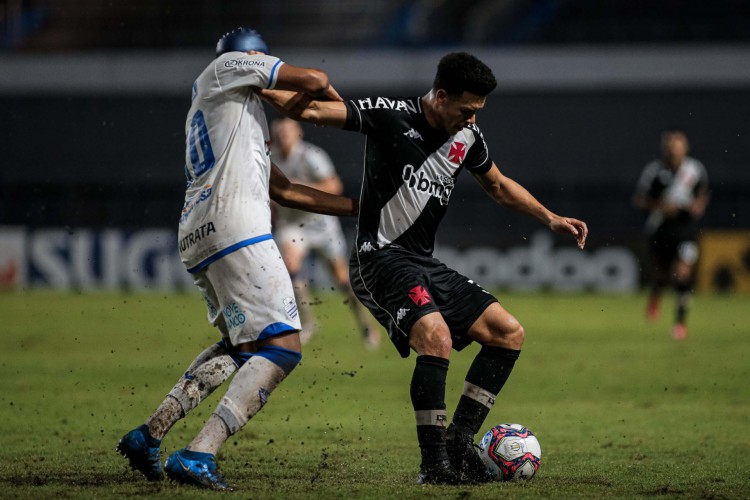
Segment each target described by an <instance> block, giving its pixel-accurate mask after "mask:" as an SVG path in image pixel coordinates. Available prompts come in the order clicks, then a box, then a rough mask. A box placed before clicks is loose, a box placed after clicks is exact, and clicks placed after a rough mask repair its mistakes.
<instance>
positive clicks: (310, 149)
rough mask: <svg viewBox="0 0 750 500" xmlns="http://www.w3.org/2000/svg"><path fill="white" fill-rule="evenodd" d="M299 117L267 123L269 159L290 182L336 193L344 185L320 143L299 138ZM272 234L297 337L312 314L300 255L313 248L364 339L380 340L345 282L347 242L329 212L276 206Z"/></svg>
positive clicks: (308, 328)
mask: <svg viewBox="0 0 750 500" xmlns="http://www.w3.org/2000/svg"><path fill="white" fill-rule="evenodd" d="M302 137H303V131H302V127H300V125H299V123H298V122H296V121H294V120H291V119H289V118H283V119H279V120H276V121H274V122H273V123H272V124H271V138H272V140H271V159H272V161H273V163H274V164H275V165H276V166H278V167H279V169H281V171H282V172H284V175H286V176H287V177H288V178H289V179H290V180H291V181H292V182H295V183H298V184H304V185H306V186H310V187H313V188H315V189H319V190H321V191H325V192H327V193H333V194H341V193H342V192H343V185H342V184H341V179H339V177H338V175H337V174H336V169H335V167H334V166H333V162H332V161H331V158H330V157H329V156H328V154H326V152H325V151H323V150H322V149H321V148H319V147H317V146H315V145H313V144H310V143H309V142H306V141H303V140H302ZM274 238H275V240H276V241H277V242H278V244H279V247H280V249H281V255H282V256H283V257H284V263H285V264H286V268H287V270H288V271H289V275H290V276H291V278H292V284H293V285H294V289H295V291H296V292H297V298H298V301H297V303H298V304H299V306H300V312H301V313H302V314H301V317H302V320H303V323H302V332H301V333H300V340H301V341H302V344H303V345H304V344H305V343H307V342H308V341H309V340H310V337H311V336H312V335H313V333H314V331H315V328H316V326H317V325H315V316H314V315H313V311H312V307H310V292H309V290H308V283H307V282H306V280H305V279H304V278H303V277H302V276H301V275H300V272H301V271H302V266H303V264H304V262H305V258H306V257H307V256H308V255H309V254H310V252H311V251H314V252H315V253H316V254H317V255H319V256H320V257H322V258H323V259H325V262H326V266H327V267H328V269H329V271H330V273H331V276H332V278H333V280H334V282H335V283H336V285H337V286H338V288H339V290H340V291H341V292H343V293H344V295H345V296H346V298H347V302H348V304H349V307H351V309H352V313H353V314H354V318H355V320H356V322H357V327H358V329H359V332H360V333H361V335H362V339H363V341H364V342H365V345H366V346H367V347H369V348H375V347H377V346H378V345H379V344H380V332H379V331H378V326H377V325H376V324H375V321H374V319H373V318H372V316H371V315H370V313H369V312H368V311H367V310H366V309H365V308H364V307H362V305H361V304H360V303H359V301H358V300H357V298H356V296H355V295H354V292H353V291H352V289H351V286H349V265H348V263H347V245H346V239H345V238H344V232H343V231H342V229H341V223H340V222H339V220H338V219H337V218H336V217H329V216H325V215H320V214H314V213H310V212H303V211H300V210H294V209H291V208H285V207H278V210H276V214H275V217H274Z"/></svg>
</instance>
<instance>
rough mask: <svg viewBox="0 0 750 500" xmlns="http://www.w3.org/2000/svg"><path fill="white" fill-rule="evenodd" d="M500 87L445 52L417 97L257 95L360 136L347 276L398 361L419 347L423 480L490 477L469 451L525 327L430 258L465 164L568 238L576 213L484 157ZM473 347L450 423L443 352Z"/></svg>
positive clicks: (414, 396) (580, 227)
mask: <svg viewBox="0 0 750 500" xmlns="http://www.w3.org/2000/svg"><path fill="white" fill-rule="evenodd" d="M496 85H497V82H496V81H495V77H494V75H493V74H492V71H491V70H490V68H489V67H487V66H486V65H485V64H484V63H482V62H481V61H480V60H479V59H477V58H476V57H474V56H472V55H470V54H467V53H452V54H448V55H446V56H445V57H443V58H442V59H441V61H440V63H439V65H438V69H437V75H436V76H435V80H434V83H433V86H432V89H431V90H430V91H429V92H428V93H427V94H426V95H424V96H422V97H411V98H402V97H377V96H374V97H368V98H365V99H355V100H351V101H348V102H328V101H316V100H312V99H310V98H308V97H305V96H304V95H301V94H294V93H290V92H279V91H262V93H263V95H264V97H265V99H266V100H267V101H269V102H270V103H271V104H273V105H274V106H275V107H276V108H277V109H278V110H280V111H281V112H282V113H284V114H286V115H287V116H290V117H292V118H296V119H298V120H302V121H309V122H312V123H315V124H318V125H328V126H332V127H338V128H343V129H345V130H351V131H356V132H361V133H363V134H366V135H367V143H366V155H365V168H364V176H363V183H362V192H361V197H360V212H359V219H358V223H357V238H356V246H355V248H354V249H353V252H352V256H351V259H350V276H351V283H352V286H353V288H354V291H355V292H356V294H357V297H358V298H359V300H360V301H361V302H362V303H363V304H364V305H365V306H367V307H368V308H369V309H370V311H371V312H372V313H373V315H374V316H375V317H376V318H377V319H378V321H380V323H382V324H383V326H385V327H386V329H387V330H388V333H389V336H390V339H391V341H392V342H393V343H394V345H395V346H396V349H398V352H399V353H400V354H401V356H402V357H408V356H409V353H410V350H413V351H415V352H416V353H417V360H416V366H415V368H414V374H413V376H412V379H411V400H412V405H413V407H414V414H415V417H416V423H417V438H418V440H419V446H420V449H421V452H422V465H421V467H420V471H419V475H418V478H417V482H418V483H422V484H459V483H476V482H486V481H489V480H490V479H491V477H490V476H489V474H488V473H487V472H486V470H485V468H484V465H483V464H482V462H481V460H480V458H479V456H478V455H477V453H476V451H475V448H474V436H475V435H476V433H477V432H478V431H479V430H480V428H481V426H482V424H483V423H484V420H485V417H486V416H487V414H488V413H489V411H490V409H491V408H492V405H493V403H494V402H495V398H496V397H497V395H498V393H499V392H500V390H501V389H502V387H503V385H504V384H505V381H506V380H507V379H508V376H509V375H510V372H511V370H512V369H513V365H514V364H515V362H516V360H517V359H518V356H519V354H520V350H521V346H522V344H523V341H524V335H525V334H524V329H523V327H522V326H521V324H520V323H519V322H518V321H517V320H516V318H514V317H513V316H512V315H511V314H510V313H509V312H508V311H506V310H505V309H504V308H503V307H502V306H501V305H500V304H499V303H498V301H497V299H496V298H495V297H493V296H492V295H491V294H490V293H489V292H487V291H486V290H484V289H483V288H482V287H480V286H479V285H478V284H476V283H474V282H473V281H472V280H471V279H469V278H467V277H465V276H463V275H461V274H459V273H457V272H456V271H454V270H452V269H450V268H448V267H447V266H445V264H443V263H441V262H440V261H438V260H437V259H435V258H433V257H432V252H433V249H434V245H435V232H436V231H437V228H438V224H439V223H440V220H441V219H442V218H443V216H444V214H445V212H446V209H447V207H448V202H449V200H450V196H451V192H452V191H453V188H454V186H455V183H456V181H457V178H458V174H459V173H460V172H461V171H462V170H464V169H465V170H468V171H469V172H470V173H471V174H472V175H473V176H474V178H475V179H476V180H477V181H478V182H479V184H480V185H481V186H482V187H483V188H484V190H485V191H486V192H487V194H488V195H489V196H490V197H491V198H492V199H493V200H495V201H496V202H497V203H499V204H500V205H503V206H506V207H509V208H512V209H514V210H517V211H519V212H521V213H525V214H527V215H530V216H532V217H534V218H535V219H537V220H539V221H540V222H542V223H543V224H545V225H546V226H547V227H549V228H550V229H551V230H552V231H555V232H559V233H568V234H571V235H573V236H574V237H575V238H576V239H577V241H578V246H579V247H580V248H583V246H584V244H585V241H586V236H587V232H588V229H587V227H586V224H585V223H584V222H582V221H580V220H577V219H572V218H568V217H561V216H559V215H556V214H554V213H552V212H550V211H549V210H548V209H547V208H545V207H544V206H543V205H542V204H541V203H539V202H538V201H537V200H536V199H535V198H534V197H533V196H532V195H531V194H529V192H528V191H527V190H526V189H524V188H523V187H522V186H520V185H519V184H518V183H516V182H514V181H513V180H511V179H509V178H508V177H505V176H504V175H503V174H502V173H500V170H499V169H498V168H497V166H496V165H495V163H494V162H493V161H492V159H491V158H490V154H489V150H488V148H487V144H486V142H485V140H484V137H483V136H482V133H481V132H480V130H479V128H478V127H477V125H476V113H477V111H479V110H481V109H482V108H483V107H484V103H485V98H486V96H487V95H488V94H489V93H490V92H492V91H493V90H494V88H495V86H496ZM471 342H478V343H479V344H480V345H481V346H482V348H481V350H480V351H479V353H478V354H477V356H476V358H475V359H474V362H473V363H472V365H471V368H470V369H469V372H468V374H467V375H466V381H465V383H464V390H463V394H462V395H461V398H460V400H459V402H458V406H457V407H456V410H455V412H454V413H453V420H452V422H451V423H450V425H448V419H447V415H446V404H445V381H446V375H447V373H448V363H449V361H448V360H449V357H450V354H451V349H455V350H456V351H460V350H462V349H463V348H464V347H466V346H467V345H469V344H470V343H471Z"/></svg>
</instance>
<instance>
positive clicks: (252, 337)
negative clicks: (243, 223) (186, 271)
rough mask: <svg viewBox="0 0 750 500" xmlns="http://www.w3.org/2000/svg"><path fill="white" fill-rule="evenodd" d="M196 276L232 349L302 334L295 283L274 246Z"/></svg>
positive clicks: (247, 250) (242, 253)
mask: <svg viewBox="0 0 750 500" xmlns="http://www.w3.org/2000/svg"><path fill="white" fill-rule="evenodd" d="M193 276H194V278H195V284H196V286H197V287H198V288H199V289H200V291H201V293H202V294H203V299H204V300H205V301H206V304H207V306H208V322H209V323H211V324H212V325H213V326H215V327H217V328H218V329H219V330H220V331H221V335H222V337H224V338H225V339H229V341H230V342H231V343H232V345H237V344H241V343H243V342H253V341H256V340H263V339H266V338H269V337H273V336H275V335H279V334H282V333H288V332H290V331H297V330H300V329H301V325H300V319H299V312H298V311H297V302H296V301H295V300H294V289H293V288H292V281H291V279H290V278H289V273H288V272H287V270H286V267H285V266H284V261H283V260H282V259H281V254H280V253H279V249H278V247H277V246H276V243H275V242H274V241H273V240H266V241H261V242H259V243H255V244H253V245H249V246H246V247H243V248H240V249H238V250H236V251H234V252H232V253H230V254H228V255H225V256H224V257H222V258H221V259H219V260H217V261H216V262H213V263H211V264H210V265H209V266H208V267H206V268H205V269H202V270H200V271H198V272H196V273H195V274H194V275H193Z"/></svg>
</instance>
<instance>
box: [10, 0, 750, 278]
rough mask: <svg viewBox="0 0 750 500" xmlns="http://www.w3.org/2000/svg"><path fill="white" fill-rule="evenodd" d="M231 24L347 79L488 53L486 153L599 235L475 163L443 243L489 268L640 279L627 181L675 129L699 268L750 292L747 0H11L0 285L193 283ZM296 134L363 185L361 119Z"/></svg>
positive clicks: (405, 85)
mask: <svg viewBox="0 0 750 500" xmlns="http://www.w3.org/2000/svg"><path fill="white" fill-rule="evenodd" d="M239 25H245V26H251V27H254V28H256V29H258V30H259V31H260V32H261V33H262V34H263V35H264V37H265V38H266V39H267V41H268V42H269V44H270V46H271V50H272V51H273V52H274V53H275V54H276V55H279V56H280V57H282V58H283V59H284V60H286V61H289V62H290V63H293V64H297V65H302V66H314V67H320V68H322V69H324V70H325V71H327V72H328V74H329V75H330V77H331V79H332V82H333V83H334V85H335V86H336V87H337V89H338V90H339V92H340V93H341V94H342V95H344V96H345V97H357V96H361V95H366V94H379V95H404V94H414V93H420V94H421V93H424V92H425V91H426V90H427V89H428V88H429V86H430V84H431V80H432V77H433V75H434V70H435V67H436V65H437V61H438V60H439V58H440V56H442V55H443V54H444V53H446V52H449V51H453V50H468V51H471V52H473V53H475V54H476V55H478V56H479V57H480V58H482V59H483V60H484V61H485V62H487V63H488V64H489V65H490V66H491V67H492V68H493V70H494V71H495V73H496V76H497V77H498V80H499V87H498V89H497V91H496V92H495V93H494V94H493V95H492V96H491V97H490V98H489V100H488V103H487V106H486V108H485V110H484V111H483V112H482V113H481V115H480V116H479V123H480V125H481V127H482V130H483V131H484V133H485V136H486V137H487V139H488V142H489V143H490V146H491V151H492V155H493V158H494V159H495V161H496V162H497V163H498V165H500V166H501V168H502V169H503V170H504V172H505V173H506V174H507V175H509V176H511V177H513V178H515V179H516V180H518V181H519V182H521V183H522V184H523V185H525V186H526V187H528V188H529V190H530V191H531V192H532V193H534V194H535V195H536V196H537V197H538V198H539V199H540V200H542V201H543V202H544V203H545V204H546V205H548V206H549V207H550V208H552V209H553V210H555V211H557V212H559V213H564V214H566V215H571V216H575V217H579V218H581V219H584V220H586V221H587V222H588V223H589V225H590V230H591V238H590V242H589V246H588V247H587V250H586V252H585V253H581V252H575V251H574V250H573V246H572V244H571V242H570V241H564V240H558V239H556V238H553V237H551V236H549V235H548V234H547V233H546V232H545V231H544V230H543V228H541V227H540V226H538V225H536V224H534V223H533V222H531V221H528V220H525V219H524V218H522V217H519V216H517V215H515V214H511V213H509V212H507V211H503V210H501V209H495V208H494V207H493V206H492V205H491V203H490V202H489V200H488V199H486V197H485V196H484V195H483V194H482V193H481V191H480V190H479V188H478V186H477V185H476V183H474V182H472V180H470V178H469V177H468V176H466V177H464V178H463V180H462V181H461V182H460V183H459V184H458V186H457V189H456V191H455V192H454V194H453V196H454V198H453V204H452V207H453V208H452V210H451V211H450V212H449V214H448V216H447V218H446V220H445V222H444V224H443V226H442V230H441V232H440V234H439V245H440V253H441V256H443V257H444V258H445V259H446V260H448V261H449V262H450V263H452V264H454V265H455V266H456V267H458V268H460V269H462V270H464V271H465V272H466V273H468V274H470V275H471V276H475V277H477V279H478V280H480V281H481V282H482V284H483V285H485V286H487V287H497V288H508V289H524V290H534V289H549V290H560V291H565V290H574V291H581V290H591V291H597V292H631V291H635V290H637V289H638V287H639V286H640V285H641V284H642V283H643V282H644V280H645V279H647V278H648V276H647V273H648V266H646V265H642V264H641V263H642V262H644V261H643V259H644V258H645V255H646V254H645V252H644V250H645V245H644V242H643V240H642V237H641V227H642V216H641V215H640V214H639V213H637V212H636V211H635V210H634V209H633V208H632V207H631V205H630V197H631V195H632V192H633V189H634V187H635V182H636V180H637V178H638V175H639V174H640V172H641V169H642V168H643V166H644V165H645V163H646V162H648V161H649V160H651V159H653V158H655V157H656V156H657V155H658V152H659V151H658V146H659V133H660V131H661V130H662V129H664V128H666V127H678V128H682V129H684V130H685V131H686V133H687V135H688V137H689V138H690V140H691V143H692V152H693V154H694V156H695V157H697V158H698V159H700V160H701V161H702V162H703V163H704V164H705V165H706V167H707V169H708V173H709V178H710V181H711V187H712V190H713V197H712V201H711V204H710V206H709V210H708V212H707V214H706V217H705V219H704V227H705V232H704V235H703V242H702V245H703V249H704V252H703V256H702V260H701V264H700V273H699V288H700V289H701V290H703V291H716V292H748V291H750V219H749V218H748V216H749V213H750V196H748V193H750V168H748V166H749V165H748V163H750V140H748V138H749V137H750V121H749V120H748V117H749V116H750V30H748V29H747V28H748V26H750V3H748V2H745V1H741V0H714V1H711V2H706V1H705V0H681V1H678V0H660V1H647V0H612V1H608V2H600V1H596V0H507V1H488V0H467V1H463V2H449V1H440V0H384V1H380V2H372V1H365V0H347V1H343V0H317V1H307V0H255V1H252V2H247V1H244V2H243V1H237V0H215V1H211V2H208V1H194V2H189V3H185V2H177V1H175V0H165V1H161V2H146V1H144V0H131V1H129V2H100V1H94V0H4V1H3V2H2V3H0V123H2V134H0V151H1V152H2V154H1V155H0V158H1V159H0V162H2V167H1V168H0V283H2V285H3V286H4V287H6V288H25V287H47V286H49V287H52V288H58V289H79V288H83V289H86V288H93V289H99V288H105V289H121V288H127V289H142V288H156V289H163V288H167V289H189V288H190V287H191V283H190V279H189V277H188V275H187V274H186V273H185V272H184V270H183V269H182V266H181V265H180V263H179V259H178V257H177V245H176V223H177V214H178V213H179V210H180V208H181V206H182V198H183V186H184V184H183V182H184V178H183V172H182V164H183V160H182V158H183V141H184V138H183V135H184V118H185V114H186V111H187V109H188V106H189V98H190V97H189V96H190V88H191V84H192V81H193V79H194V78H195V76H196V75H197V74H198V73H199V72H200V71H201V70H202V68H203V67H205V65H206V64H207V63H208V62H209V61H210V60H211V59H212V57H213V49H214V44H215V42H216V39H217V38H218V36H220V35H221V34H223V33H224V32H226V31H228V30H230V29H232V28H234V27H236V26H239ZM269 116H270V117H272V116H273V113H272V112H271V113H269ZM306 134H307V138H308V139H309V140H310V141H311V142H314V143H316V144H319V145H320V146H321V147H323V148H324V149H326V150H327V151H328V152H329V153H330V154H331V156H332V158H333V159H334V161H335V163H336V165H337V168H338V170H339V173H340V175H341V177H342V179H343V181H344V183H345V186H346V192H347V193H348V194H351V195H356V194H357V192H358V186H359V180H360V175H361V168H362V167H361V159H362V147H363V144H364V141H363V138H362V137H360V136H359V135H356V134H351V133H345V132H340V131H335V130H324V129H316V128H307V129H306ZM347 223H348V229H349V230H351V229H352V224H353V222H352V221H348V222H347ZM552 256H554V258H550V257H552ZM321 279H322V278H321Z"/></svg>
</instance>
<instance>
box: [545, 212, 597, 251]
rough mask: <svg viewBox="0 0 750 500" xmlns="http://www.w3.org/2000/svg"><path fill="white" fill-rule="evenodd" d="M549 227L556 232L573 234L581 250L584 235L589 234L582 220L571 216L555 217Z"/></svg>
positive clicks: (584, 240) (584, 239)
mask: <svg viewBox="0 0 750 500" xmlns="http://www.w3.org/2000/svg"><path fill="white" fill-rule="evenodd" d="M549 228H550V229H551V230H552V231H554V232H556V233H562V234H566V233H567V234H572V235H573V236H575V239H576V241H577V242H578V248H580V249H581V250H583V247H584V246H586V237H587V236H588V235H589V228H588V226H586V223H585V222H583V221H582V220H578V219H573V218H571V217H555V218H554V219H552V221H551V222H550V223H549Z"/></svg>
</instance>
